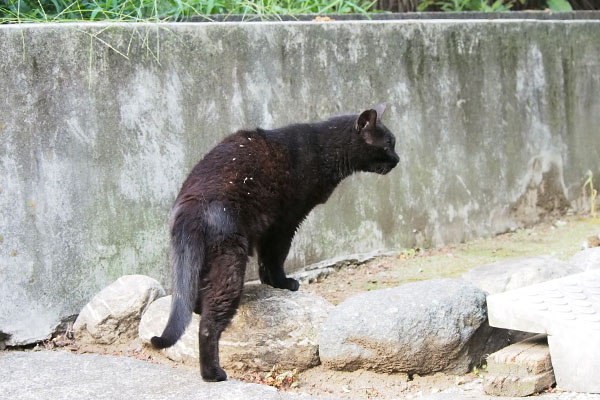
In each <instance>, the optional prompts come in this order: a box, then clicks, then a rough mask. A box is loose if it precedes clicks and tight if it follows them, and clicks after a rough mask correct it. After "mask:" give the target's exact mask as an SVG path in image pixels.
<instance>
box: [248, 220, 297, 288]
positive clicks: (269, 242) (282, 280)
mask: <svg viewBox="0 0 600 400" xmlns="http://www.w3.org/2000/svg"><path fill="white" fill-rule="evenodd" d="M293 237H294V231H291V232H289V231H281V230H277V229H271V230H269V231H267V233H266V234H264V235H263V236H262V238H261V239H260V241H259V243H258V274H259V276H260V281H261V282H262V283H265V284H267V285H271V286H273V287H275V288H278V289H288V290H292V291H296V290H298V288H299V287H300V283H298V281H297V280H295V279H293V278H288V277H287V276H286V275H285V270H284V269H283V265H284V263H285V259H286V257H287V255H288V253H289V251H290V246H291V244H292V239H293Z"/></svg>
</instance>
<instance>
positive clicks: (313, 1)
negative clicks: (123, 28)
mask: <svg viewBox="0 0 600 400" xmlns="http://www.w3.org/2000/svg"><path fill="white" fill-rule="evenodd" d="M374 5H375V1H374V0H366V1H365V0H335V1H326V0H258V1H256V0H255V1H251V0H0V23H22V22H56V21H99V20H116V21H149V20H150V21H151V20H167V21H185V20H187V19H189V18H190V17H191V16H196V15H201V16H204V17H206V19H208V20H210V16H211V15H215V14H237V15H248V16H250V15H252V16H265V17H266V16H276V15H294V14H316V15H318V14H344V13H359V14H366V13H367V12H371V11H373V6H374Z"/></svg>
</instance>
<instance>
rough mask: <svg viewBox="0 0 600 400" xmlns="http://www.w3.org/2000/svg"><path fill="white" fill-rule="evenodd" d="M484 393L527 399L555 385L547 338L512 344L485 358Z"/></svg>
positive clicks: (538, 336)
mask: <svg viewBox="0 0 600 400" xmlns="http://www.w3.org/2000/svg"><path fill="white" fill-rule="evenodd" d="M487 371H488V373H487V375H486V376H485V377H484V380H483V390H484V391H485V392H486V393H487V394H491V395H494V396H529V395H531V394H534V393H539V392H541V391H542V390H544V389H547V388H548V387H550V386H551V385H553V384H554V381H555V380H554V371H553V370H552V363H551V362H550V350H549V349H548V341H547V339H546V335H537V336H535V337H533V338H530V339H527V340H524V341H522V342H519V343H515V344H513V345H510V346H508V347H505V348H503V349H502V350H499V351H497V352H495V353H493V354H490V356H489V357H488V358H487Z"/></svg>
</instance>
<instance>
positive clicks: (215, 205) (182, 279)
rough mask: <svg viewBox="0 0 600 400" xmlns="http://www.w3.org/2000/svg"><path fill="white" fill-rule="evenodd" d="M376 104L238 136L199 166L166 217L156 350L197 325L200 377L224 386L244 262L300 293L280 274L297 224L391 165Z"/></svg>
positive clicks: (390, 139)
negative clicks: (164, 286) (167, 249)
mask: <svg viewBox="0 0 600 400" xmlns="http://www.w3.org/2000/svg"><path fill="white" fill-rule="evenodd" d="M384 109H385V105H384V104H381V105H379V106H377V107H375V108H374V109H372V110H367V111H364V112H363V113H362V114H360V115H344V116H337V117H332V118H330V119H328V120H327V121H322V122H314V123H307V124H295V125H289V126H286V127H283V128H279V129H274V130H263V129H256V130H254V131H239V132H237V133H234V134H233V135H230V136H229V137H227V138H225V139H224V140H223V141H222V142H221V143H220V144H218V145H217V146H216V147H215V148H214V149H212V150H211V151H210V152H209V153H208V154H206V156H205V157H204V159H203V160H202V161H200V162H199V163H198V165H196V166H195V167H194V169H193V170H192V172H191V173H190V175H189V177H188V178H187V179H186V181H185V182H184V184H183V187H182V188H181V191H180V192H179V195H178V196H177V199H176V200H175V204H174V206H173V210H172V213H171V221H170V229H171V263H172V266H173V301H172V305H171V314H170V316H169V321H168V322H167V326H166V328H165V330H164V332H163V334H162V336H160V337H158V336H155V337H153V338H152V344H153V346H154V347H156V348H165V347H169V346H172V345H173V344H174V343H175V342H177V340H178V339H179V338H180V337H181V335H182V334H183V332H184V331H185V329H186V327H187V325H188V323H189V322H190V319H191V315H192V311H195V312H196V313H198V314H201V315H202V319H201V322H200V333H199V341H200V372H201V374H202V378H203V379H204V380H206V381H221V380H225V379H227V375H226V373H225V371H224V370H223V369H222V368H221V367H220V365H219V349H218V344H219V338H220V336H221V333H222V332H223V330H224V329H225V328H226V327H227V325H228V324H229V323H230V321H231V319H232V317H233V315H234V314H235V312H236V309H237V307H238V305H239V302H240V297H241V295H242V289H243V285H244V273H245V269H246V262H247V260H248V256H249V255H252V254H253V252H254V249H256V250H257V251H258V263H259V275H260V280H261V281H262V282H263V283H266V284H268V285H271V286H273V287H276V288H281V289H289V290H298V286H299V284H298V282H297V281H296V280H294V279H291V278H287V277H286V275H285V272H284V270H283V264H284V261H285V259H286V257H287V254H288V252H289V249H290V244H291V242H292V238H293V237H294V234H295V232H296V230H297V228H298V226H299V225H300V223H301V222H302V221H303V220H304V218H305V217H306V216H307V215H308V213H309V212H310V210H312V209H313V208H314V207H315V206H316V205H317V204H320V203H324V202H325V201H326V200H327V198H328V197H329V195H330V194H331V193H332V192H333V190H334V189H335V187H336V186H337V185H338V183H340V181H341V180H342V179H344V178H345V177H347V176H349V175H351V174H352V173H353V172H356V171H368V172H376V173H378V174H387V173H388V172H390V171H391V169H392V168H394V167H395V166H396V164H398V160H399V159H398V155H397V154H396V152H395V151H394V145H395V138H394V135H393V134H392V133H391V132H390V131H389V130H388V129H387V128H386V127H385V126H384V125H383V123H382V122H381V116H382V114H383V111H384Z"/></svg>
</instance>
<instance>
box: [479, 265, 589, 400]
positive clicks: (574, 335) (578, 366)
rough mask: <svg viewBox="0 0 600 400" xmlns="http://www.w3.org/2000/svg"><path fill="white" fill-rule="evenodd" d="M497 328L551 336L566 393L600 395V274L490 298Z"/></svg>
mask: <svg viewBox="0 0 600 400" xmlns="http://www.w3.org/2000/svg"><path fill="white" fill-rule="evenodd" d="M487 304H488V318H489V323H490V325H491V326H495V327H499V328H507V329H517V330H522V331H526V332H535V333H547V334H548V345H549V347H550V355H551V359H552V365H553V367H554V373H555V376H556V382H557V384H558V386H559V387H560V388H561V389H565V390H572V391H576V392H588V393H600V379H598V371H600V340H598V338H600V270H590V271H587V272H584V273H580V274H575V275H570V276H567V277H564V278H560V279H555V280H551V281H547V282H544V283H539V284H536V285H531V286H527V287H523V288H520V289H515V290H510V291H507V292H504V293H498V294H494V295H490V296H488V298H487Z"/></svg>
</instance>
